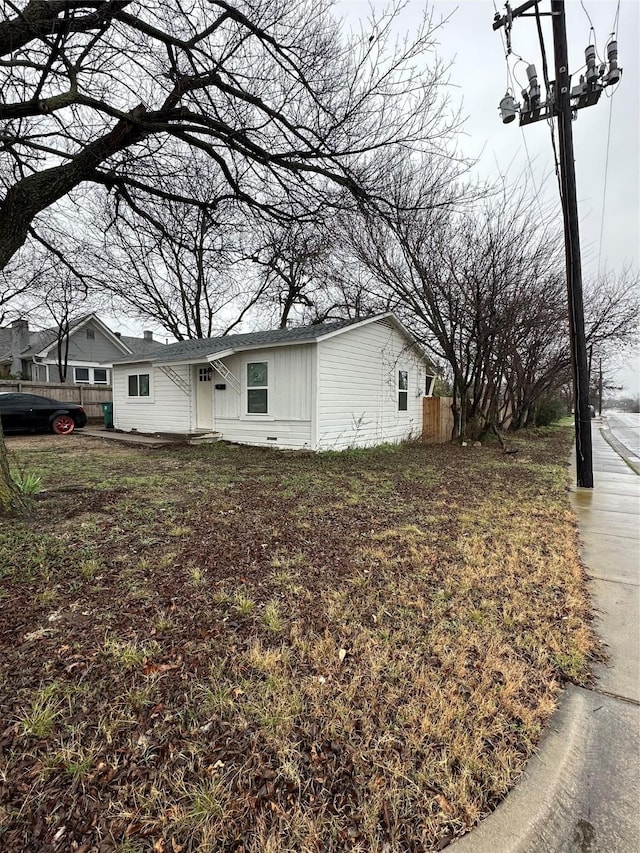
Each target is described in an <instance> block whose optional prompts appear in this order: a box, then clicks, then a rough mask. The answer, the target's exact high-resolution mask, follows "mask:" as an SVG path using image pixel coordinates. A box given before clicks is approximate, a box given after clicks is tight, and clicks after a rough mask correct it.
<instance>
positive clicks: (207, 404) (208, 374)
mask: <svg viewBox="0 0 640 853" xmlns="http://www.w3.org/2000/svg"><path fill="white" fill-rule="evenodd" d="M195 371H196V377H195V378H196V429H199V430H212V429H213V381H212V379H213V368H212V367H211V365H209V364H198V365H196V367H195Z"/></svg>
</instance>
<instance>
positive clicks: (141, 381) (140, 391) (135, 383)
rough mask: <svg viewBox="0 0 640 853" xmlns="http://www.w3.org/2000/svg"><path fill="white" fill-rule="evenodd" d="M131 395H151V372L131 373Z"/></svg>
mask: <svg viewBox="0 0 640 853" xmlns="http://www.w3.org/2000/svg"><path fill="white" fill-rule="evenodd" d="M129 396H130V397H148V396H149V374H148V373H131V374H129Z"/></svg>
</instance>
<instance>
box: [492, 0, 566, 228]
mask: <svg viewBox="0 0 640 853" xmlns="http://www.w3.org/2000/svg"><path fill="white" fill-rule="evenodd" d="M493 8H494V10H495V12H496V14H498V8H497V6H496V3H495V0H493ZM500 40H501V41H502V48H503V50H504V58H505V63H506V66H507V90H508V89H509V83H510V82H511V89H512V91H513V92H514V94H515V85H514V83H518V79H517V77H516V68H517V66H518V64H519V63H520V62H524V63H525V65H526V64H528V63H527V61H526V59H523V58H522V56H520V54H518V53H515V52H514V50H513V49H511V54H512V55H513V56H515V57H516V59H517V60H518V61H517V62H516V64H515V66H514V68H513V71H512V69H511V66H510V65H509V51H508V50H507V45H506V42H505V38H504V34H503V32H502V30H500ZM518 86H519V87H520V84H519V83H518ZM520 88H522V87H520ZM520 133H521V134H522V141H523V142H524V150H525V152H526V154H527V163H528V166H529V174H530V175H531V183H532V184H533V190H534V194H535V195H534V197H535V200H536V204H537V205H538V213H539V214H540V219H541V220H543V219H544V214H543V212H542V205H541V203H540V195H541V192H542V190H541V189H538V187H537V186H536V179H535V176H534V174H533V164H532V162H531V155H530V154H529V146H528V145H527V137H526V135H525V132H524V130H523V128H522V127H520ZM557 171H558V166H557V160H556V173H557Z"/></svg>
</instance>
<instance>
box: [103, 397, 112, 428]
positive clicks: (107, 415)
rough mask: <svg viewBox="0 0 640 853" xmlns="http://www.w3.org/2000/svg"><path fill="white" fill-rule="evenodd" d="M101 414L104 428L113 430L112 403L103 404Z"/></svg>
mask: <svg viewBox="0 0 640 853" xmlns="http://www.w3.org/2000/svg"><path fill="white" fill-rule="evenodd" d="M102 414H103V416H104V425H105V427H106V428H107V429H113V403H111V402H109V403H103V404H102Z"/></svg>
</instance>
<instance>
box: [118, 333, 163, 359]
mask: <svg viewBox="0 0 640 853" xmlns="http://www.w3.org/2000/svg"><path fill="white" fill-rule="evenodd" d="M119 337H120V340H121V341H122V343H123V344H124V345H125V346H126V347H129V349H130V350H131V352H132V353H135V354H136V355H148V354H149V353H151V352H154V351H155V350H158V349H162V350H165V349H166V348H167V344H163V343H162V342H161V341H154V340H151V341H149V340H147V339H146V338H132V337H130V336H129V335H119Z"/></svg>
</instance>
